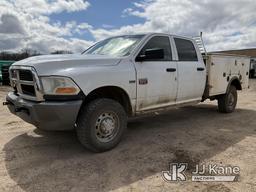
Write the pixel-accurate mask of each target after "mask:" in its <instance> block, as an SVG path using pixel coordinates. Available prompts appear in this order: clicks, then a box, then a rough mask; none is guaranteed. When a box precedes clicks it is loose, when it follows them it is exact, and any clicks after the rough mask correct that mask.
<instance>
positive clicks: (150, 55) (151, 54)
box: [136, 48, 164, 61]
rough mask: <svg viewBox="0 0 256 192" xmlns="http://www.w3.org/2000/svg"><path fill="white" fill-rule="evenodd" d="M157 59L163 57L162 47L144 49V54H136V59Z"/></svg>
mask: <svg viewBox="0 0 256 192" xmlns="http://www.w3.org/2000/svg"><path fill="white" fill-rule="evenodd" d="M157 59H159V60H161V59H164V49H159V48H156V49H146V51H145V55H138V56H137V58H136V61H150V60H157Z"/></svg>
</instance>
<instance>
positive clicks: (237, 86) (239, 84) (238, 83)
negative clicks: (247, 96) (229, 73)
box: [230, 79, 242, 90]
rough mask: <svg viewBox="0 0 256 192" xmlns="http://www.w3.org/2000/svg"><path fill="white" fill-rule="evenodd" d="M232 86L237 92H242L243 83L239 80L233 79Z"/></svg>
mask: <svg viewBox="0 0 256 192" xmlns="http://www.w3.org/2000/svg"><path fill="white" fill-rule="evenodd" d="M230 85H234V86H235V87H236V89H237V90H242V86H241V83H240V81H239V80H238V79H233V80H232V81H231V83H230Z"/></svg>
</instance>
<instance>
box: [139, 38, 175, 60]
mask: <svg viewBox="0 0 256 192" xmlns="http://www.w3.org/2000/svg"><path fill="white" fill-rule="evenodd" d="M147 49H163V50H164V58H163V59H160V60H161V61H171V60H172V51H171V45H170V39H169V37H164V36H156V37H152V38H151V39H150V40H149V41H148V42H147V43H146V45H145V46H144V47H143V48H142V50H141V51H140V54H139V55H144V54H145V51H146V50H147ZM150 61H155V60H150ZM157 61H159V60H157Z"/></svg>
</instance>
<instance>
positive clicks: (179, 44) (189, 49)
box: [174, 38, 198, 61]
mask: <svg viewBox="0 0 256 192" xmlns="http://www.w3.org/2000/svg"><path fill="white" fill-rule="evenodd" d="M174 41H175V44H176V48H177V51H178V56H179V61H198V59H197V54H196V50H195V47H194V45H193V43H192V42H191V41H189V40H185V39H179V38H174Z"/></svg>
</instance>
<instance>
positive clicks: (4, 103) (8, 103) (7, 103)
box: [3, 101, 11, 105]
mask: <svg viewBox="0 0 256 192" xmlns="http://www.w3.org/2000/svg"><path fill="white" fill-rule="evenodd" d="M10 104H11V103H10V102H8V101H5V102H3V105H10Z"/></svg>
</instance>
